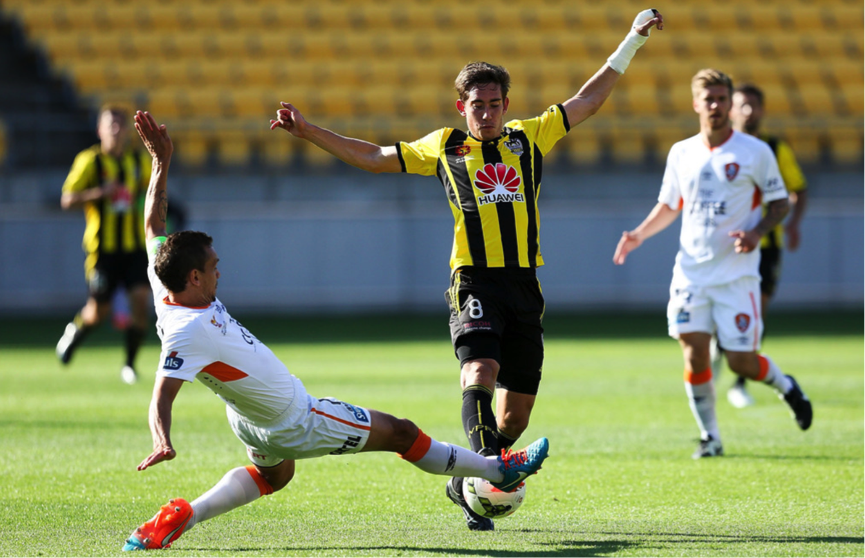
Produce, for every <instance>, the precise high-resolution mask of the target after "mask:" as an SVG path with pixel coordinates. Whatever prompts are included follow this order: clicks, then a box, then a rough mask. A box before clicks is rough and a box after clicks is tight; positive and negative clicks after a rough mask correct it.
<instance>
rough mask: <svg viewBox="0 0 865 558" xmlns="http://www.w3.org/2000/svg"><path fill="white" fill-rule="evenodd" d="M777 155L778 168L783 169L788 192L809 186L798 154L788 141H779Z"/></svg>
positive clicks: (782, 175) (782, 172) (798, 190)
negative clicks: (794, 152)
mask: <svg viewBox="0 0 865 558" xmlns="http://www.w3.org/2000/svg"><path fill="white" fill-rule="evenodd" d="M775 157H776V158H777V159H778V169H779V170H780V171H781V178H783V179H784V185H785V186H787V191H788V192H800V191H802V190H804V189H805V188H807V187H808V182H807V181H806V180H805V175H804V174H802V169H801V168H800V167H799V163H798V162H797V161H796V156H795V155H793V149H792V148H790V145H789V144H788V143H787V142H786V141H783V140H781V141H778V150H777V152H776V153H775Z"/></svg>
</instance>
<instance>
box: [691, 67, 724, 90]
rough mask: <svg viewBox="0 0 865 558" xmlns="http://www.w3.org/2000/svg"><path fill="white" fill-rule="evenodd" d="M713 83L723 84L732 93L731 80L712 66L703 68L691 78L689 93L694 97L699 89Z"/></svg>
mask: <svg viewBox="0 0 865 558" xmlns="http://www.w3.org/2000/svg"><path fill="white" fill-rule="evenodd" d="M713 85H723V86H725V87H726V88H727V89H728V90H729V91H730V95H731V96H732V95H733V80H732V79H730V76H728V75H727V74H725V73H724V72H722V71H720V70H715V69H713V68H704V69H702V70H700V71H699V72H697V74H696V75H695V76H694V77H693V78H691V93H693V95H694V97H696V96H697V93H698V92H699V91H701V90H703V89H706V88H707V87H711V86H713Z"/></svg>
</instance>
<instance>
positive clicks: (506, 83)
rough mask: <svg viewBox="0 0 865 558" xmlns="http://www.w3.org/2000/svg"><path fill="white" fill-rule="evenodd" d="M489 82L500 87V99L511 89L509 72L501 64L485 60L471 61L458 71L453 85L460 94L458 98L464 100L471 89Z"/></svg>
mask: <svg viewBox="0 0 865 558" xmlns="http://www.w3.org/2000/svg"><path fill="white" fill-rule="evenodd" d="M489 83H497V84H498V85H499V87H501V89H502V99H504V98H505V97H507V96H508V91H510V89H511V74H509V73H508V71H507V70H506V69H504V68H503V67H502V66H496V65H494V64H489V63H487V62H471V63H469V64H466V66H465V67H464V68H463V69H462V70H461V71H460V73H459V75H458V76H457V79H456V81H455V82H454V87H455V88H456V90H457V93H459V94H460V99H461V100H463V101H465V100H466V99H468V98H469V92H470V91H471V90H472V89H474V88H475V87H477V86H479V85H487V84H489Z"/></svg>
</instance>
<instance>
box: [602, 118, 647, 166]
mask: <svg viewBox="0 0 865 558" xmlns="http://www.w3.org/2000/svg"><path fill="white" fill-rule="evenodd" d="M609 139H610V144H609V145H610V156H611V157H612V159H613V162H614V163H621V164H628V165H633V164H638V163H642V162H643V161H645V159H646V141H645V139H644V137H643V133H642V132H641V131H640V130H638V129H637V130H635V129H629V128H619V127H616V128H614V129H613V130H611V131H610V132H609Z"/></svg>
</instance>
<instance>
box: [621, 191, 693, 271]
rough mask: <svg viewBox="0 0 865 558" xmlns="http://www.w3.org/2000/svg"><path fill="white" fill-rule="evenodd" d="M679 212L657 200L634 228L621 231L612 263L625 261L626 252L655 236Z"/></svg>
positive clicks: (679, 211) (670, 222)
mask: <svg viewBox="0 0 865 558" xmlns="http://www.w3.org/2000/svg"><path fill="white" fill-rule="evenodd" d="M679 213H681V210H679V209H671V208H670V206H669V205H667V204H665V203H663V202H658V204H657V205H656V206H655V207H654V209H652V211H651V213H649V216H648V217H646V219H645V220H644V221H643V222H642V223H640V224H639V226H637V228H636V229H634V230H632V231H625V232H623V233H622V238H620V239H619V245H618V246H616V253H615V254H613V263H614V264H616V265H622V264H623V263H625V258H627V257H628V254H630V253H631V252H633V251H634V250H636V249H637V248H639V247H640V245H641V244H643V241H644V240H646V239H647V238H649V237H652V236H655V235H656V234H658V233H659V232H661V231H662V230H664V229H666V228H667V227H669V226H670V225H671V224H672V223H673V221H675V220H676V217H678V216H679Z"/></svg>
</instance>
